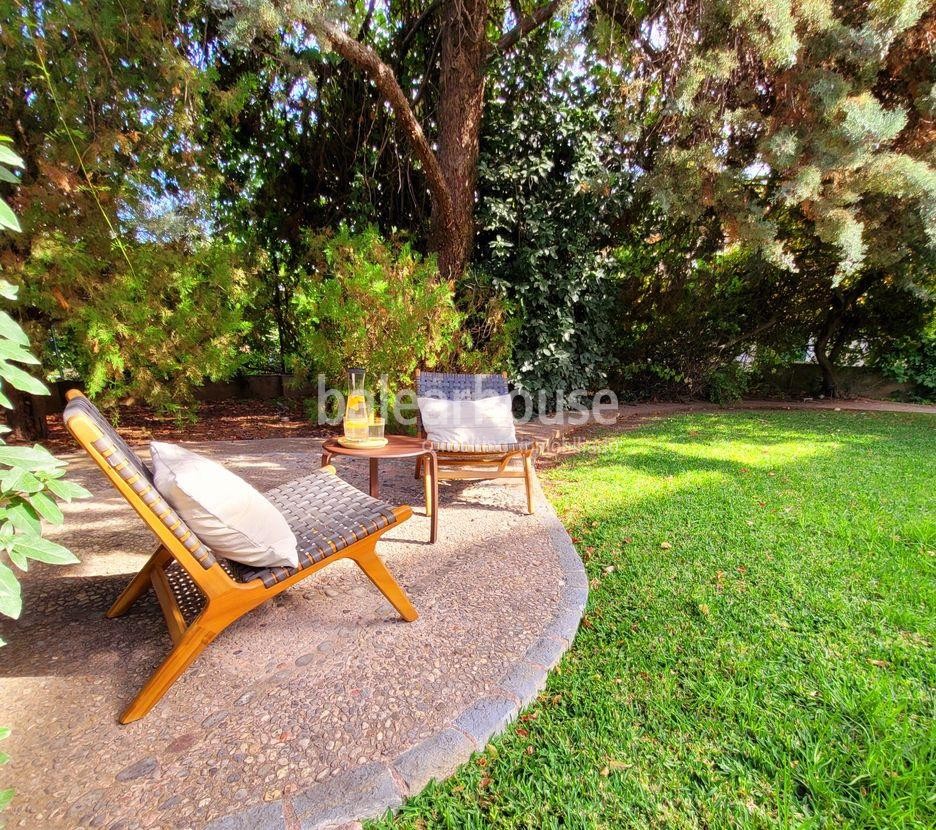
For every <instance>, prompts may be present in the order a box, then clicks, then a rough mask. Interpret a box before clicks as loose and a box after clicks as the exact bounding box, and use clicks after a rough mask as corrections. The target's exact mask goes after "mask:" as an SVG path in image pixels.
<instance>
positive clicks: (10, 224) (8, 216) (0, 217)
mask: <svg viewBox="0 0 936 830" xmlns="http://www.w3.org/2000/svg"><path fill="white" fill-rule="evenodd" d="M0 228H9V229H10V230H11V231H16V232H17V233H18V232H19V231H21V230H22V228H21V227H20V223H19V219H17V218H16V214H15V213H13V210H12V208H11V207H10V206H9V205H8V204H7V203H6V202H4V201H3V199H0Z"/></svg>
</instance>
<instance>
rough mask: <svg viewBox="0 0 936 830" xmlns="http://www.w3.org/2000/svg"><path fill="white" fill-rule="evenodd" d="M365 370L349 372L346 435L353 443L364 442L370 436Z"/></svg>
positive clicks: (345, 421) (345, 419)
mask: <svg viewBox="0 0 936 830" xmlns="http://www.w3.org/2000/svg"><path fill="white" fill-rule="evenodd" d="M364 375H365V371H364V369H351V370H350V371H349V372H348V403H347V406H346V407H345V417H344V434H345V438H350V439H351V440H353V441H363V440H366V439H367V436H368V426H369V424H370V419H369V417H368V414H367V397H366V396H365V395H364Z"/></svg>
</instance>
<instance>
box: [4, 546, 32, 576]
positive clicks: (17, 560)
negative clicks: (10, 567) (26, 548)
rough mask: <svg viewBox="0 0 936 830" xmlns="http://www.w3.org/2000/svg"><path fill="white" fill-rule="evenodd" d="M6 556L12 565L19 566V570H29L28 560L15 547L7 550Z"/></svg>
mask: <svg viewBox="0 0 936 830" xmlns="http://www.w3.org/2000/svg"><path fill="white" fill-rule="evenodd" d="M7 556H9V557H10V561H11V562H12V563H13V564H14V565H16V567H17V568H19V569H20V570H21V571H28V570H29V560H28V559H27V558H26V557H25V556H23V555H22V554H21V553H20V552H19V551H18V550H16V549H15V548H14V549H12V550H8V551H7Z"/></svg>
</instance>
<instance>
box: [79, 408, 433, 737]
mask: <svg viewBox="0 0 936 830" xmlns="http://www.w3.org/2000/svg"><path fill="white" fill-rule="evenodd" d="M79 395H81V393H80V392H78V391H77V390H72V391H70V392H69V393H68V394H67V396H66V397H67V398H68V400H72V399H73V398H75V397H77V396H79ZM67 427H68V430H69V432H71V434H72V435H73V436H74V437H75V439H76V440H77V441H78V443H79V444H81V446H82V447H83V448H84V450H85V451H86V452H87V453H88V455H90V456H91V458H92V459H93V460H94V462H95V463H96V464H97V466H98V467H99V468H100V470H101V471H102V472H103V473H104V475H105V476H107V478H108V479H109V481H110V482H111V484H113V485H114V487H115V488H116V489H117V490H118V492H119V493H120V494H121V495H122V496H123V497H124V498H125V499H126V500H127V502H128V503H129V504H130V506H131V507H132V508H133V509H134V510H135V511H136V512H137V514H138V515H139V516H140V518H141V519H143V521H144V522H145V524H146V526H147V527H149V529H150V530H152V531H153V533H155V534H156V537H157V539H158V540H159V547H158V548H157V549H156V552H155V553H154V554H153V555H152V556H151V557H150V558H149V561H148V562H147V563H146V564H145V565H144V566H143V568H142V569H141V570H140V572H139V573H138V574H137V575H136V576H135V577H134V578H133V579H132V581H131V582H130V584H129V585H128V586H127V587H126V588H125V589H124V591H123V593H122V594H121V595H120V597H119V598H118V599H117V601H116V602H115V603H114V604H113V606H111V608H110V610H109V611H108V612H107V616H108V617H111V618H113V617H119V616H121V615H122V614H125V613H126V612H127V611H128V610H129V608H130V606H131V605H133V603H134V602H135V601H136V600H137V599H139V598H140V597H141V596H142V595H143V594H145V593H146V592H147V591H148V590H149V588H150V587H152V588H153V590H154V592H155V593H156V598H157V599H158V600H159V605H160V607H161V609H162V612H163V616H164V617H165V618H166V625H167V627H168V629H169V635H170V637H171V638H172V642H173V648H172V651H170V652H169V654H168V656H167V657H166V658H165V659H164V660H163V662H162V663H161V664H160V665H159V667H158V668H157V669H156V671H155V672H154V673H153V675H152V677H150V679H149V680H148V681H147V682H146V684H145V685H144V686H143V688H142V689H141V690H140V692H139V693H138V694H137V696H136V697H135V698H134V700H133V701H132V702H131V703H130V705H129V706H128V707H127V708H126V709H125V710H124V712H123V713H122V714H121V716H120V722H121V723H130V722H131V721H135V720H138V719H139V718H142V717H143V716H144V715H145V714H146V713H147V712H149V711H150V709H152V708H153V706H154V705H155V704H156V703H157V702H158V701H159V700H160V699H161V698H162V696H163V695H164V694H165V693H166V692H167V691H168V689H169V688H170V686H172V684H173V683H174V682H175V680H176V679H177V678H178V677H179V676H180V675H181V674H182V673H183V672H184V671H185V670H186V669H187V668H188V667H189V666H190V665H191V664H192V662H193V661H194V660H195V658H196V657H198V655H199V654H200V653H201V652H202V650H203V649H204V648H205V647H206V646H207V645H208V644H209V643H210V642H211V641H212V640H214V638H215V637H217V636H218V634H220V633H221V632H222V631H223V630H224V629H225V628H227V627H228V626H229V625H230V624H231V623H233V622H234V621H235V620H237V619H239V618H240V617H242V616H243V615H244V614H246V613H247V612H248V611H252V610H253V609H254V608H256V607H257V606H259V605H262V604H263V603H264V602H266V601H267V600H269V599H272V598H273V597H275V596H277V595H278V594H281V593H282V592H283V591H285V590H286V589H287V588H291V587H292V586H293V585H295V584H296V583H297V582H301V581H302V580H303V579H305V578H306V577H308V576H311V575H312V574H314V573H316V572H318V571H320V570H321V569H322V568H324V567H327V566H328V565H330V564H332V563H333V562H337V561H338V560H339V559H351V560H352V561H353V562H354V563H355V564H356V565H357V566H358V567H359V568H360V569H361V570H362V571H363V572H364V573H365V575H366V576H367V577H368V579H370V581H371V582H373V583H374V585H375V586H376V587H377V589H378V590H379V591H380V592H381V593H382V594H383V595H384V596H385V597H386V598H387V600H388V601H389V602H390V604H391V605H392V606H393V607H394V608H395V609H396V610H397V612H398V613H399V614H400V616H401V617H402V618H403V619H404V620H406V621H408V622H410V621H412V620H415V619H416V618H417V617H418V614H417V612H416V609H415V608H414V607H413V605H412V603H411V602H410V601H409V599H408V597H407V596H406V594H405V593H404V591H403V589H402V588H401V587H400V586H399V584H398V583H397V582H396V580H395V579H394V578H393V576H392V575H391V574H390V572H389V571H388V570H387V568H386V566H385V565H384V564H383V562H381V561H380V559H379V557H378V556H377V553H376V550H375V547H376V544H377V540H378V539H379V538H380V537H381V536H382V535H383V534H384V533H385V532H386V531H387V530H389V529H390V528H391V527H395V526H396V525H397V524H399V523H400V522H404V521H406V520H407V519H409V518H410V516H412V515H413V511H412V510H411V509H410V508H409V507H408V506H405V505H403V506H400V507H394V508H393V515H394V516H395V518H396V522H395V523H393V524H390V525H388V526H387V527H384V528H381V529H380V530H377V531H376V532H374V533H372V534H371V535H369V536H367V537H365V538H364V539H361V540H359V541H357V542H355V543H353V544H351V545H349V546H348V547H346V548H343V549H342V550H340V551H338V552H337V553H334V554H332V555H331V556H328V557H326V558H324V559H322V560H320V561H318V562H315V563H314V564H312V565H310V566H308V567H306V568H303V569H302V570H300V571H297V572H296V573H295V574H293V575H292V576H289V577H287V578H286V579H284V580H282V581H281V582H277V583H276V584H274V585H272V586H271V587H267V586H266V585H264V583H263V582H262V581H261V580H260V579H254V580H252V581H250V582H246V583H241V582H237V581H236V580H234V579H232V578H231V576H230V575H229V574H228V573H227V571H225V570H224V568H223V567H222V566H221V565H220V564H219V563H218V562H215V563H214V564H213V565H212V566H211V567H209V568H206V567H204V566H203V565H202V564H201V563H199V562H198V560H196V559H195V557H194V556H193V555H192V554H191V553H190V552H189V550H188V549H187V548H186V547H185V545H184V544H183V542H184V541H185V540H186V539H187V538H189V537H188V534H186V535H184V536H183V537H182V538H177V537H176V536H175V534H174V533H173V532H172V530H171V529H170V528H169V527H168V526H167V525H166V524H165V523H164V522H163V521H162V520H161V519H160V517H159V516H157V515H156V513H155V512H154V511H153V510H152V509H151V508H150V507H149V506H148V505H147V504H146V503H145V502H144V501H143V499H142V498H140V496H139V495H137V494H136V493H135V492H134V490H133V489H132V488H131V486H130V485H131V484H132V483H133V481H132V480H131V481H127V480H125V479H124V478H122V477H121V476H120V474H119V472H117V471H116V470H115V469H114V468H113V467H112V466H111V465H110V464H109V463H108V462H107V459H106V457H105V456H104V455H102V454H101V453H100V452H99V451H98V450H97V449H96V448H95V447H94V442H95V441H98V440H100V439H101V438H102V437H104V435H103V433H102V432H101V430H100V429H99V428H98V427H97V426H96V425H95V424H94V422H93V421H92V420H91V419H90V418H86V417H83V416H82V415H80V414H79V415H77V416H75V417H73V418H70V419H69V420H68V423H67ZM325 469H326V470H327V472H329V473H331V474H333V475H334V474H335V468H334V467H327V468H325ZM173 562H178V563H179V565H180V566H181V567H182V568H184V570H185V572H186V573H187V574H188V575H189V576H190V577H191V579H192V581H193V582H194V583H195V584H196V585H197V586H198V589H199V590H200V591H201V592H202V593H203V594H204V596H205V600H206V602H205V605H204V607H203V608H202V610H201V612H200V613H199V614H198V616H197V617H196V618H195V619H194V620H192V622H191V623H189V624H186V622H185V619H184V618H183V614H182V611H181V609H180V608H179V605H178V602H177V601H176V598H175V596H174V594H173V592H172V590H171V587H170V585H169V580H168V578H167V576H166V567H167V566H169V565H170V564H172V563H173Z"/></svg>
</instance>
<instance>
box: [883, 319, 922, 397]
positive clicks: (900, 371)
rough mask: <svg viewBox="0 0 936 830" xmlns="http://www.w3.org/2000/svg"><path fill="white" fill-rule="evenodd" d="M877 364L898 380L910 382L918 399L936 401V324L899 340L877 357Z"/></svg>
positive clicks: (885, 372)
mask: <svg viewBox="0 0 936 830" xmlns="http://www.w3.org/2000/svg"><path fill="white" fill-rule="evenodd" d="M876 366H877V368H878V369H880V370H881V371H882V372H883V373H884V374H885V375H887V376H888V377H890V378H893V379H894V380H896V381H897V382H898V383H909V384H912V385H913V389H914V396H915V397H916V398H918V399H919V400H922V401H933V400H936V323H934V324H933V325H932V326H931V327H930V330H929V331H927V332H924V333H923V334H922V336H921V337H919V338H915V337H905V338H903V339H901V340H900V341H899V342H898V343H897V344H895V345H894V346H893V347H892V348H891V349H890V350H889V351H888V352H886V353H885V354H883V355H881V356H879V357H878V358H877V361H876Z"/></svg>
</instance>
